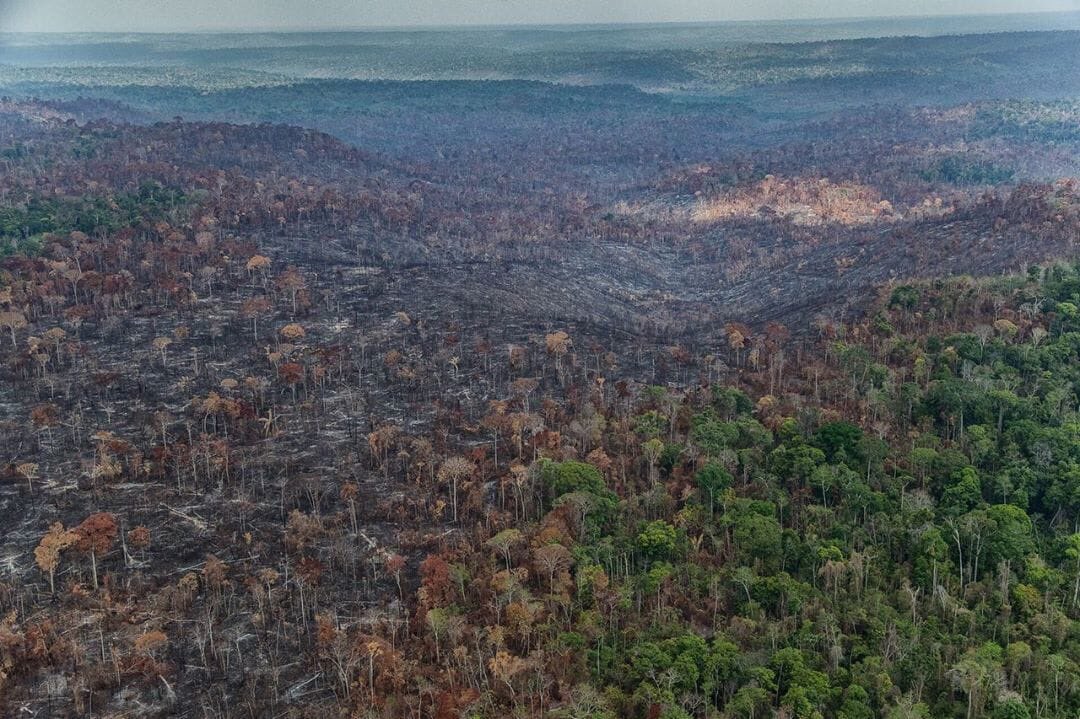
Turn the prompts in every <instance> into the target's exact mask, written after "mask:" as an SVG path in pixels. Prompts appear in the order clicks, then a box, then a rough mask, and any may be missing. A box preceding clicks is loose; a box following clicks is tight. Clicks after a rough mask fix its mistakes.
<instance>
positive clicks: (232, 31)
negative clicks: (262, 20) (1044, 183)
mask: <svg viewBox="0 0 1080 719" xmlns="http://www.w3.org/2000/svg"><path fill="white" fill-rule="evenodd" d="M1048 15H1080V9H1076V10H1031V11H1023V12H969V13H930V14H919V15H835V16H825V17H805V16H804V17H786V18H743V19H731V20H658V21H650V20H640V21H635V20H631V21H620V22H542V23H535V22H511V23H451V24H441V25H429V24H422V23H417V24H405V25H355V26H349V27H332V26H324V25H311V26H303V25H294V26H281V27H273V26H268V27H216V28H215V27H205V28H193V29H182V30H0V36H3V35H264V34H265V35H273V34H300V33H312V34H334V33H361V32H440V31H448V30H449V31H462V30H504V29H526V28H538V29H539V28H552V29H559V30H573V29H576V28H580V29H600V28H623V27H656V26H710V25H738V24H783V23H815V24H816V23H825V24H828V23H843V22H868V21H882V20H943V19H949V18H953V19H961V18H993V17H1031V16H1048ZM1064 29H1065V28H1063V30H1064Z"/></svg>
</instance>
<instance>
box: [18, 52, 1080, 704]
mask: <svg viewBox="0 0 1080 719" xmlns="http://www.w3.org/2000/svg"><path fill="white" fill-rule="evenodd" d="M803 49H804V50H805V48H803ZM527 89H528V92H534V91H535V92H536V93H537V97H538V98H539V99H538V100H537V102H538V103H539V104H538V106H537V107H536V108H533V110H535V111H536V112H537V116H538V117H544V116H545V114H547V115H548V116H549V117H550V118H551V119H552V122H553V123H555V124H558V123H567V124H573V125H574V126H580V127H582V128H585V130H583V134H582V135H581V136H580V137H578V138H577V139H576V140H574V139H570V140H567V141H566V142H567V143H568V144H565V145H559V151H558V152H555V151H553V150H552V147H553V146H552V145H551V144H549V143H554V142H556V139H557V138H556V132H555V131H554V130H552V131H551V134H550V135H542V134H541V135H539V136H538V137H539V140H540V142H539V144H538V145H535V146H534V145H532V144H529V143H521V144H508V145H507V146H505V147H503V146H501V145H499V143H498V142H495V141H494V140H492V141H491V142H490V143H489V144H483V143H481V144H473V143H471V142H470V141H468V140H467V139H462V140H460V144H458V145H453V144H447V145H445V146H442V148H441V150H440V152H443V151H445V152H444V153H443V154H441V155H439V156H436V155H433V156H432V158H431V160H430V162H423V161H420V160H417V159H416V157H414V156H410V155H407V154H404V155H394V154H391V153H387V152H385V149H386V148H385V147H376V148H369V147H365V146H364V145H363V143H359V144H358V145H356V146H353V145H350V144H347V143H346V142H344V141H343V140H341V139H338V138H335V137H332V136H330V135H326V134H322V133H320V132H317V131H315V130H312V129H303V128H299V127H292V126H286V125H281V124H248V125H245V124H229V123H225V122H217V121H212V122H211V121H208V122H190V121H183V120H180V119H175V120H171V121H168V122H150V120H151V119H152V118H147V117H144V116H139V117H136V116H135V115H137V114H138V113H137V112H136V111H135V110H133V109H132V108H131V107H129V106H126V105H123V104H114V103H111V102H102V101H99V100H79V99H73V100H69V101H68V100H65V101H29V100H11V99H7V100H4V101H2V102H0V255H2V257H0V438H2V441H0V527H2V531H0V715H3V716H12V717H16V716H24V715H25V716H39V717H47V716H48V717H52V716H56V717H68V716H70V717H91V716H96V717H129V716H140V717H141V716H151V717H167V716H169V717H171V716H181V717H236V718H239V717H296V718H300V717H332V716H343V717H344V716H348V717H402V718H405V717H410V718H411V717H417V718H437V719H450V718H451V717H470V718H471V717H485V718H487V717H490V718H495V717H507V716H520V717H541V716H550V717H564V718H566V719H607V718H614V717H635V718H642V719H645V718H647V719H661V718H663V719H686V718H690V717H692V718H695V719H698V718H701V719H705V718H708V719H715V718H718V717H722V718H724V719H735V718H746V719H763V718H765V717H774V716H775V717H785V718H795V717H798V718H799V719H812V718H817V717H820V718H822V719H825V718H829V719H832V718H836V719H871V718H873V717H885V718H887V719H915V718H925V719H929V718H931V717H932V718H934V719H937V718H939V717H952V718H956V719H961V718H963V719H976V718H977V717H992V718H993V719H1025V718H1031V719H1073V718H1075V717H1077V716H1078V715H1080V264H1078V262H1077V257H1078V254H1077V243H1078V242H1080V186H1078V185H1077V181H1076V179H1074V178H1072V177H1071V176H1070V170H1071V169H1072V168H1074V167H1075V166H1076V157H1077V155H1076V149H1077V147H1078V144H1080V135H1078V134H1077V131H1076V127H1077V124H1076V122H1077V109H1076V105H1075V103H1074V102H1068V101H1053V102H1012V101H996V100H995V101H980V102H975V103H967V102H963V103H961V104H957V105H951V106H935V107H915V106H911V107H866V108H862V109H860V110H859V112H858V114H857V115H853V116H857V117H858V118H859V119H860V122H859V123H851V122H850V117H849V121H848V122H845V120H844V117H841V116H834V117H817V118H815V119H814V120H813V121H807V122H806V123H805V124H804V125H803V126H802V127H801V128H800V130H799V132H798V133H794V131H793V130H792V128H791V127H790V126H787V127H785V128H781V130H778V131H777V132H778V136H776V137H772V138H771V139H770V140H769V141H768V142H765V141H764V140H763V141H762V142H761V143H760V145H741V146H738V147H733V148H730V149H718V148H720V145H722V142H721V137H720V136H719V135H712V136H711V140H710V141H709V142H710V143H714V144H709V145H706V146H704V147H701V146H699V147H697V149H695V150H692V151H691V150H688V151H687V152H686V153H685V154H684V155H677V154H667V155H665V154H662V153H652V152H651V150H650V151H647V149H648V148H646V147H645V146H644V145H643V146H641V147H637V148H630V149H627V148H628V146H629V145H632V144H633V143H631V142H630V141H629V140H628V139H627V137H629V138H630V139H632V138H633V137H635V136H638V135H636V134H635V133H644V132H645V131H644V130H643V129H642V128H657V127H664V128H665V129H666V130H668V131H669V133H670V134H669V135H667V140H665V141H672V142H674V141H676V140H677V141H678V142H679V143H684V144H686V145H687V146H688V147H690V146H691V145H692V142H691V141H690V139H689V138H691V137H692V132H691V128H692V122H693V121H700V120H701V118H702V117H703V116H704V115H705V114H707V111H708V108H706V109H702V108H701V107H699V106H692V107H691V108H690V109H687V108H685V107H681V106H680V107H679V108H676V109H672V108H671V107H669V106H667V105H666V103H667V102H668V100H666V99H664V98H657V97H649V98H645V99H643V98H641V97H638V96H637V95H636V94H634V93H629V91H627V90H625V89H611V88H608V89H606V90H604V91H603V92H604V93H608V94H609V99H610V101H611V102H612V103H613V106H614V107H615V109H611V108H608V110H610V113H611V114H610V115H602V116H603V117H608V118H610V117H618V116H620V114H621V113H623V112H624V109H625V106H622V105H619V103H623V102H628V101H627V99H626V98H627V97H628V93H629V96H631V97H632V98H636V99H633V100H632V103H631V104H633V103H643V104H644V105H647V107H646V108H645V109H644V110H643V109H641V106H637V109H636V110H634V112H640V113H641V114H640V115H636V116H635V117H636V118H637V119H636V120H635V122H640V124H634V125H633V128H634V129H633V132H632V133H631V134H630V135H621V134H620V133H619V132H618V131H616V130H610V129H608V128H607V127H606V126H604V125H603V123H602V122H596V120H595V118H596V117H597V116H596V115H592V116H591V117H592V119H590V115H589V113H595V112H597V110H596V108H595V107H593V106H590V107H589V108H587V110H583V109H582V107H581V106H580V105H579V104H577V103H579V102H580V101H581V97H582V96H583V95H588V94H589V93H586V92H585V91H580V92H579V91H577V90H573V89H565V90H564V91H562V92H560V93H556V95H555V96H554V99H552V98H553V96H551V95H548V94H546V93H545V92H543V91H542V89H540V88H538V87H536V86H532V85H528V86H527ZM414 90H415V88H414ZM444 90H445V88H444ZM472 90H474V91H476V92H478V93H479V94H480V95H481V96H483V97H491V94H490V93H491V92H494V91H493V90H492V88H491V87H481V88H479V89H477V88H472ZM455 91H456V90H455ZM521 91H522V88H521V87H517V89H516V90H515V92H521ZM591 97H593V99H595V96H594V95H591ZM474 101H475V98H474V99H473V100H470V102H474ZM510 104H511V105H513V103H510ZM661 105H663V106H665V107H666V109H661V110H657V109H656V107H658V106H661ZM620 108H621V109H620ZM526 109H527V108H526ZM608 110H605V111H604V112H608ZM519 111H522V108H521V107H520V106H518V107H516V108H514V109H512V112H519ZM530 111H531V110H530ZM579 112H580V113H581V114H577V113H579ZM626 112H629V111H626ZM747 112H748V113H749V112H750V111H747ZM665 113H667V114H665ZM699 113H700V114H699ZM670 117H676V118H677V120H678V121H677V122H675V123H674V124H671V125H665V121H664V118H670ZM747 117H749V115H747ZM755 117H756V116H755ZM744 119H745V118H744ZM728 121H730V122H742V121H743V120H739V117H738V116H737V113H734V114H733V115H732V116H729V117H727V118H726V120H725V122H728ZM745 121H746V122H748V123H749V122H751V120H749V119H746V120H745ZM760 121H761V118H760V117H756V119H754V120H753V122H760ZM470 122H471V120H470ZM538 122H539V121H538ZM416 123H417V125H416V127H431V126H433V123H434V120H432V117H431V116H430V115H428V116H426V117H424V118H421V119H418V120H416ZM426 123H432V124H426ZM683 123H685V124H683ZM519 129H520V128H519ZM623 130H624V131H625V130H626V128H623ZM500 132H501V130H500V129H499V128H498V127H495V128H493V129H491V133H492V134H491V135H490V136H485V137H489V139H490V138H494V137H497V136H499V137H501V136H502V135H499V133H500ZM590 133H591V134H590ZM605 136H610V137H613V138H619V137H621V138H622V139H621V140H620V142H621V143H622V144H618V145H611V146H606V149H605V147H602V146H600V145H596V144H592V143H593V142H594V141H595V140H596V139H597V138H598V137H605ZM560 142H561V141H560ZM573 142H578V143H579V146H575V145H573V144H572V143H573ZM575 147H579V148H587V149H588V150H589V152H592V153H595V154H596V156H597V157H599V156H601V155H603V154H604V153H605V152H606V151H607V150H611V149H612V148H615V149H619V151H620V153H622V152H623V151H625V153H624V154H619V153H609V158H608V161H607V164H603V163H600V162H599V161H597V162H593V161H592V160H590V159H589V155H588V154H580V153H577V152H576V150H575ZM631 150H633V151H632V152H631ZM455 152H457V153H459V154H456V155H455V154H454V153H455ZM500 153H502V154H500ZM695 153H697V156H692V155H695ZM710 153H714V155H715V157H714V161H706V159H707V158H706V156H707V155H709V154H710ZM628 168H629V169H628Z"/></svg>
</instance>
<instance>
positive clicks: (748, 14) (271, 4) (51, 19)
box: [0, 0, 1080, 32]
mask: <svg viewBox="0 0 1080 719" xmlns="http://www.w3.org/2000/svg"><path fill="white" fill-rule="evenodd" d="M1068 10H1073V11H1075V10H1080V0H1026V1H1020V0H441V1H440V0H0V30H4V31H62V32H78V31H88V32H89V31H108V30H116V31H163V32H165V31H183V30H215V29H238V30H244V29H247V30H262V29H300V28H319V29H328V28H334V27H342V28H359V27H369V26H387V25H463V24H464V25H468V24H515V23H537V24H544V23H587V22H682V21H723V20H759V19H769V20H771V19H784V18H829V17H863V16H882V15H890V16H894V15H951V14H955V15H960V14H970V13H1015V12H1042V11H1068Z"/></svg>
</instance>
